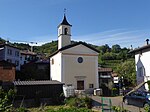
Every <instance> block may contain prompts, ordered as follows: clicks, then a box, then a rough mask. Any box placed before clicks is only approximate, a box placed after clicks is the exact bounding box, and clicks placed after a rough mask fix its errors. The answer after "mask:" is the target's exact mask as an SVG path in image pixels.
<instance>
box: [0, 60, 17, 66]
mask: <svg viewBox="0 0 150 112" xmlns="http://www.w3.org/2000/svg"><path fill="white" fill-rule="evenodd" d="M0 66H5V67H6V66H13V67H15V66H16V65H15V64H13V63H9V62H7V61H5V60H2V61H0Z"/></svg>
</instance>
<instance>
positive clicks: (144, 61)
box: [135, 49, 150, 89]
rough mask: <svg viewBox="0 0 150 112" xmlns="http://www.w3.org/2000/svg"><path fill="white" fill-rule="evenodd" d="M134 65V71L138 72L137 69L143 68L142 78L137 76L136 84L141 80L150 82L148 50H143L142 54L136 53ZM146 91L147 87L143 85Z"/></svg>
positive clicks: (149, 52) (149, 53)
mask: <svg viewBox="0 0 150 112" xmlns="http://www.w3.org/2000/svg"><path fill="white" fill-rule="evenodd" d="M135 63H136V71H138V68H139V67H142V66H143V67H144V72H143V73H144V74H143V77H141V76H139V75H138V72H136V75H137V84H139V83H141V82H142V80H144V81H147V80H150V49H147V50H144V51H142V52H137V53H136V55H135ZM145 87H146V89H148V86H147V85H145Z"/></svg>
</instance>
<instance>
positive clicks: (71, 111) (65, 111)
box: [47, 107, 92, 112]
mask: <svg viewBox="0 0 150 112" xmlns="http://www.w3.org/2000/svg"><path fill="white" fill-rule="evenodd" d="M47 112H92V110H90V109H86V108H75V107H72V108H59V109H57V110H54V109H49V110H48V111H47Z"/></svg>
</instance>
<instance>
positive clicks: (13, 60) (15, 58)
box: [5, 46, 20, 70]
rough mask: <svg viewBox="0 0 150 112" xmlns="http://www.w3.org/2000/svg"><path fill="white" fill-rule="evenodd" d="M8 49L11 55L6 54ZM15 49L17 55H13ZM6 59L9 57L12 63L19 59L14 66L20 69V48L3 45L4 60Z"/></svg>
mask: <svg viewBox="0 0 150 112" xmlns="http://www.w3.org/2000/svg"><path fill="white" fill-rule="evenodd" d="M8 49H11V50H12V55H8V54H7V50H8ZM16 51H18V52H19V56H15V52H16ZM7 59H11V60H12V63H14V64H15V61H19V65H18V66H16V70H20V50H19V49H16V48H14V47H9V46H5V60H7Z"/></svg>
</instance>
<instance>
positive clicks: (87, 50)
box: [63, 44, 98, 55]
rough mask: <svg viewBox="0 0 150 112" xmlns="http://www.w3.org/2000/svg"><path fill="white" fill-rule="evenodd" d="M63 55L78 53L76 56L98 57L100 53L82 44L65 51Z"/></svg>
mask: <svg viewBox="0 0 150 112" xmlns="http://www.w3.org/2000/svg"><path fill="white" fill-rule="evenodd" d="M63 53H76V54H88V55H89V54H93V55H98V53H97V52H96V51H94V50H92V49H90V48H88V47H86V46H84V45H82V44H80V45H77V46H75V47H72V48H69V49H66V50H64V51H63Z"/></svg>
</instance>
